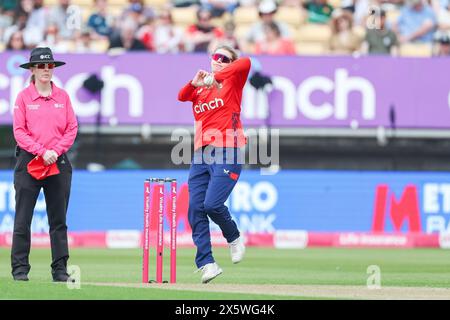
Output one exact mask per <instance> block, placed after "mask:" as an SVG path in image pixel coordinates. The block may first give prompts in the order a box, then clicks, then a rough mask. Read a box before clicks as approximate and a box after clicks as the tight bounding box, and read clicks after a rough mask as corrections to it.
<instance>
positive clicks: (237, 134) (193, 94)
mask: <svg viewBox="0 0 450 320" xmlns="http://www.w3.org/2000/svg"><path fill="white" fill-rule="evenodd" d="M250 66H251V62H250V58H247V57H245V58H240V59H238V60H236V61H234V62H232V63H230V65H228V66H227V67H225V68H224V69H223V70H221V71H219V72H216V73H214V78H215V79H216V81H217V82H218V83H219V88H217V87H215V86H211V87H209V88H208V87H194V86H193V85H192V84H191V81H189V83H187V84H186V85H185V86H184V87H183V88H182V89H181V90H180V92H179V93H178V100H180V101H191V102H192V111H193V113H194V118H195V138H194V139H195V141H194V149H195V150H197V149H198V148H201V147H202V146H205V145H208V144H211V145H214V146H215V147H238V148H240V147H242V146H244V145H245V144H246V142H247V139H246V137H245V135H244V131H243V128H242V124H241V119H240V114H241V101H242V90H243V89H244V85H245V83H246V81H247V77H248V73H249V71H250Z"/></svg>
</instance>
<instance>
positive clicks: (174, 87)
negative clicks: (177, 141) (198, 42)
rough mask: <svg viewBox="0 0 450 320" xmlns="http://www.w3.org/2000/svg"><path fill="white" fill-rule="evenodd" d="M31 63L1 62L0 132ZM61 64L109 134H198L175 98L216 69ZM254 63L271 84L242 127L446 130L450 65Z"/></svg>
mask: <svg viewBox="0 0 450 320" xmlns="http://www.w3.org/2000/svg"><path fill="white" fill-rule="evenodd" d="M27 54H28V53H0V57H1V59H0V61H1V62H0V124H5V123H11V112H12V110H13V108H14V102H15V98H16V96H17V93H18V92H19V91H20V90H21V89H22V88H23V87H24V86H25V85H26V83H27V81H28V78H29V71H27V70H24V69H21V68H19V67H18V66H19V64H20V63H23V62H25V61H27V59H28V55H27ZM58 59H60V60H63V61H66V62H67V65H65V66H63V67H61V68H58V69H57V70H56V72H55V76H54V80H55V82H56V83H57V84H59V85H60V86H62V87H63V88H64V89H65V90H67V92H68V93H69V95H70V97H71V99H72V104H73V106H74V108H75V112H76V114H77V117H78V119H79V121H80V123H82V124H93V123H96V121H97V118H98V117H97V115H98V114H99V112H100V115H101V117H100V121H101V122H102V123H104V124H111V125H125V124H128V125H129V124H136V125H139V124H151V125H192V124H193V115H192V109H191V106H190V105H189V103H181V102H178V101H177V95H178V91H179V89H180V88H181V87H182V86H183V85H185V84H186V83H187V82H188V81H189V80H190V79H192V78H193V76H194V74H195V72H196V71H197V70H198V69H200V68H202V69H206V70H208V69H209V68H210V67H209V57H208V56H207V55H204V54H179V55H159V54H153V53H126V54H123V55H118V56H110V55H107V54H65V55H63V54H61V55H58ZM252 59H253V63H252V64H253V68H252V70H251V74H252V73H253V72H254V71H261V72H262V73H264V74H266V75H268V76H270V77H271V78H272V81H273V84H272V86H271V87H266V88H265V89H264V90H262V91H261V90H260V91H256V90H255V89H254V88H253V87H252V86H251V85H250V84H248V83H247V85H246V86H245V89H244V94H243V102H242V120H243V123H244V125H258V126H259V125H271V126H273V127H299V126H300V127H334V128H348V127H349V126H350V125H352V127H354V126H355V125H357V126H359V127H363V128H370V127H378V126H390V110H391V108H393V109H394V110H395V119H396V126H397V127H398V128H449V127H450V125H449V123H450V109H449V107H450V81H449V76H448V72H447V70H448V63H449V59H445V58H439V59H438V58H436V59H435V58H427V59H421V58H391V57H361V58H353V57H299V56H294V57H283V58H279V57H273V56H260V57H252ZM93 73H95V74H97V75H98V77H99V78H101V79H102V80H103V81H104V82H105V86H104V88H103V90H102V92H101V94H95V95H93V94H91V93H89V92H88V91H87V90H86V89H84V88H83V82H84V80H86V78H87V77H88V76H89V75H91V74H93ZM430 84H433V85H430ZM425 88H426V90H425ZM269 106H270V109H269ZM209 112H214V110H210V111H209Z"/></svg>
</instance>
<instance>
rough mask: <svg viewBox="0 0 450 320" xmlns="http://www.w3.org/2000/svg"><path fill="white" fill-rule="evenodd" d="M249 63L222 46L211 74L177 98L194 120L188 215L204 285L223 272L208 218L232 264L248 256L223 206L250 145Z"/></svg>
mask: <svg viewBox="0 0 450 320" xmlns="http://www.w3.org/2000/svg"><path fill="white" fill-rule="evenodd" d="M250 65H251V62H250V59H249V58H247V57H244V58H239V59H238V55H237V52H236V51H235V50H234V49H233V48H231V47H228V46H219V47H218V48H217V49H216V50H215V51H214V53H213V54H212V55H211V71H212V72H211V73H208V72H207V71H204V70H199V71H198V72H197V73H196V74H195V76H194V78H193V79H192V80H191V81H189V82H188V83H187V84H186V85H185V86H184V87H183V88H182V89H181V90H180V92H179V94H178V99H179V100H180V101H191V102H192V110H193V113H194V118H195V138H194V139H195V141H194V149H195V151H194V157H193V163H192V164H191V167H190V172H189V180H188V186H189V210H188V211H189V213H188V217H189V223H190V225H191V228H192V239H193V241H194V244H195V245H196V247H197V254H196V257H195V263H196V265H197V267H198V268H199V270H201V271H202V279H201V281H202V283H207V282H209V281H211V280H212V279H214V278H215V277H217V276H218V275H220V274H221V273H222V269H221V268H220V267H219V266H218V264H217V263H216V262H215V260H214V257H213V254H212V249H211V235H210V230H209V220H208V217H209V218H211V220H212V221H214V222H215V223H216V224H217V225H218V226H219V227H220V229H221V230H222V234H223V236H224V237H225V239H226V240H227V242H228V245H229V247H230V252H231V260H232V262H233V263H238V262H240V261H241V260H242V259H243V257H244V253H245V246H244V241H243V239H242V237H241V236H240V233H239V230H238V228H237V225H236V223H235V222H234V221H233V219H232V218H231V215H230V212H229V211H228V208H227V207H226V206H225V204H224V203H225V201H226V200H227V198H228V196H229V195H230V193H231V191H232V190H233V188H234V186H235V185H236V182H237V180H238V178H239V174H240V172H241V167H242V154H241V149H240V148H241V147H243V146H244V145H245V144H246V142H247V141H246V137H245V135H244V133H243V129H242V125H241V120H240V113H241V100H242V91H243V88H244V85H245V83H246V81H247V76H248V73H249V71H250Z"/></svg>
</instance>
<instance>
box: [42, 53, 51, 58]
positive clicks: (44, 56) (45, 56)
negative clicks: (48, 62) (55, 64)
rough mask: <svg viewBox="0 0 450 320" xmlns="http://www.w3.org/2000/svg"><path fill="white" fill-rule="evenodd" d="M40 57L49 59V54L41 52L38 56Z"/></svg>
mask: <svg viewBox="0 0 450 320" xmlns="http://www.w3.org/2000/svg"><path fill="white" fill-rule="evenodd" d="M40 58H41V59H50V55H48V54H45V55H44V54H41V56H40Z"/></svg>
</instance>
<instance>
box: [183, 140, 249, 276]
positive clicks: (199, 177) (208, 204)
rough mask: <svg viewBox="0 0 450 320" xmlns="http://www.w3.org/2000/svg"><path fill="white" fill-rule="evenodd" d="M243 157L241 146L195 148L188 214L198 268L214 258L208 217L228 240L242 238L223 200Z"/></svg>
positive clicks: (228, 191) (237, 175) (227, 193)
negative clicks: (195, 247)
mask: <svg viewBox="0 0 450 320" xmlns="http://www.w3.org/2000/svg"><path fill="white" fill-rule="evenodd" d="M241 160H242V153H241V150H240V149H238V148H217V147H212V146H208V147H203V148H201V149H198V150H197V151H195V152H194V156H193V161H192V164H191V167H190V172H189V180H188V186H189V210H188V211H189V212H188V217H189V224H190V226H191V228H192V239H193V241H194V244H195V245H196V246H197V254H196V256H195V263H196V265H197V267H198V268H200V267H202V266H204V265H205V264H207V263H213V262H214V257H213V254H212V249H211V235H210V229H209V219H208V217H209V218H210V219H211V220H212V221H213V222H214V223H216V224H217V225H218V226H219V227H220V229H221V230H222V234H223V236H224V238H225V239H226V240H227V242H228V243H230V242H232V241H234V240H236V239H237V238H239V235H240V234H239V230H238V228H237V225H236V223H235V222H234V221H233V219H232V218H231V215H230V212H229V211H228V208H227V206H225V204H224V203H225V201H226V200H227V199H228V196H229V195H230V194H231V191H232V190H233V188H234V186H235V185H236V182H237V180H238V178H239V175H240V173H241V169H242V163H243V162H242V161H241Z"/></svg>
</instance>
